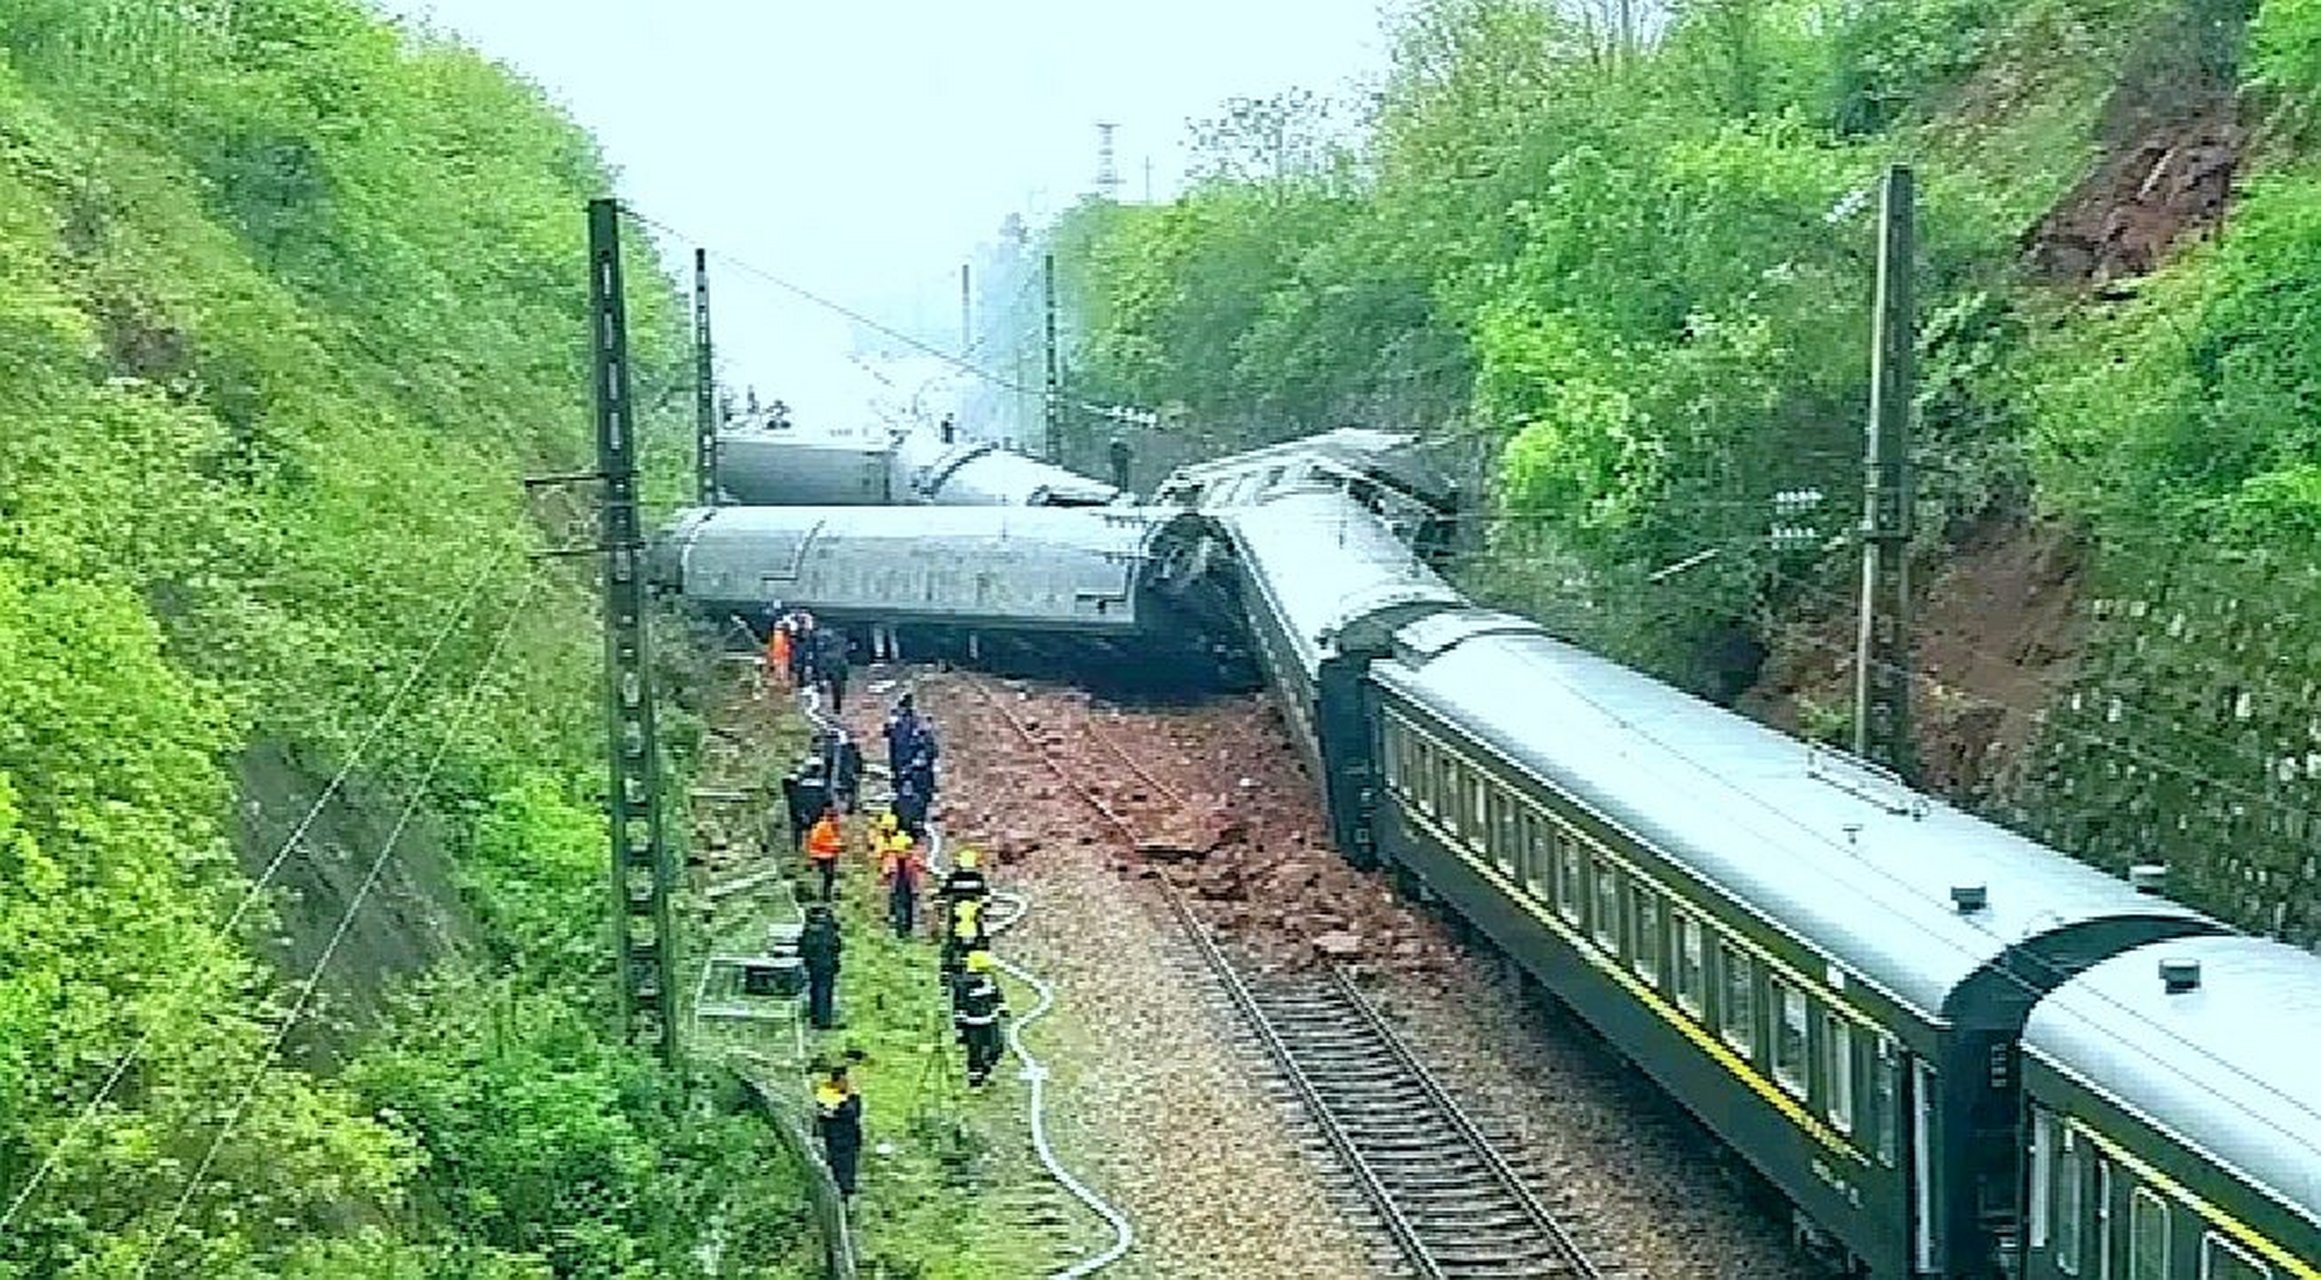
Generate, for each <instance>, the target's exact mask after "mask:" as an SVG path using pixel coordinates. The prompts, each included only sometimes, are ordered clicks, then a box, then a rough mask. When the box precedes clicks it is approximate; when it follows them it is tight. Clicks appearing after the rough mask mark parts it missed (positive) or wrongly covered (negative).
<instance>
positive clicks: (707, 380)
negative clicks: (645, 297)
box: [693, 249, 717, 507]
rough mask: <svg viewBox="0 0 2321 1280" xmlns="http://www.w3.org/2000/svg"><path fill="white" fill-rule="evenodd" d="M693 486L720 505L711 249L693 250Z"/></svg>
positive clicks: (705, 500) (701, 498) (704, 500)
mask: <svg viewBox="0 0 2321 1280" xmlns="http://www.w3.org/2000/svg"><path fill="white" fill-rule="evenodd" d="M693 489H694V494H693V496H694V498H695V500H697V501H698V502H700V503H701V505H702V506H705V507H714V506H716V505H717V370H716V366H715V363H714V362H713V361H712V360H711V359H710V350H709V251H708V250H707V249H695V250H694V251H693Z"/></svg>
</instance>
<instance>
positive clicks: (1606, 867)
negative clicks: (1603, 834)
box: [1593, 858, 1620, 956]
mask: <svg viewBox="0 0 2321 1280" xmlns="http://www.w3.org/2000/svg"><path fill="white" fill-rule="evenodd" d="M1595 883H1596V910H1595V918H1594V921H1593V923H1594V925H1595V935H1596V945H1597V946H1600V947H1602V948H1603V949H1604V951H1605V953H1606V954H1609V955H1615V956H1616V955H1618V954H1620V872H1619V870H1618V869H1617V868H1615V867H1613V866H1612V864H1611V863H1609V862H1607V861H1605V860H1604V859H1602V858H1598V859H1596V866H1595Z"/></svg>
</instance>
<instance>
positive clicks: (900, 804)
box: [893, 770, 931, 838]
mask: <svg viewBox="0 0 2321 1280" xmlns="http://www.w3.org/2000/svg"><path fill="white" fill-rule="evenodd" d="M930 799H931V797H930V796H929V795H928V794H927V782H926V779H925V777H924V775H921V774H919V773H916V772H913V771H909V770H905V771H904V773H903V776H902V777H900V778H897V779H896V780H895V798H894V809H893V813H894V817H895V820H896V821H897V822H898V823H900V824H901V825H902V829H903V830H905V831H908V832H910V833H911V835H912V836H913V837H914V838H916V837H918V836H922V835H925V834H926V833H927V804H928V801H929V800H930Z"/></svg>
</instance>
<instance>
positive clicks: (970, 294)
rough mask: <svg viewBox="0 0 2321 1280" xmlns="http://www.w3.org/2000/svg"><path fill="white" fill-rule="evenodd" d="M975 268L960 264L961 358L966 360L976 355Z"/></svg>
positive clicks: (963, 263) (968, 264)
mask: <svg viewBox="0 0 2321 1280" xmlns="http://www.w3.org/2000/svg"><path fill="white" fill-rule="evenodd" d="M973 272H974V267H973V265H972V264H970V263H965V262H962V263H960V264H959V358H960V359H962V360H965V359H966V358H967V357H968V356H970V355H973V354H974V353H975V294H974V285H973V283H972V281H973Z"/></svg>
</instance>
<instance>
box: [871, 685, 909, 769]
mask: <svg viewBox="0 0 2321 1280" xmlns="http://www.w3.org/2000/svg"><path fill="white" fill-rule="evenodd" d="M918 732H919V711H918V708H917V707H915V706H913V705H912V702H911V695H910V694H907V693H906V694H904V695H903V696H902V698H901V699H900V700H898V701H897V702H896V703H895V706H894V710H892V711H889V712H887V717H886V724H885V725H884V726H882V727H881V728H880V729H879V735H880V736H881V737H883V738H885V739H886V770H887V776H888V777H889V778H892V779H894V780H895V781H898V782H900V781H901V780H902V776H903V766H904V765H907V764H909V763H910V762H911V740H912V739H913V738H914V737H916V736H917V735H918Z"/></svg>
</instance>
